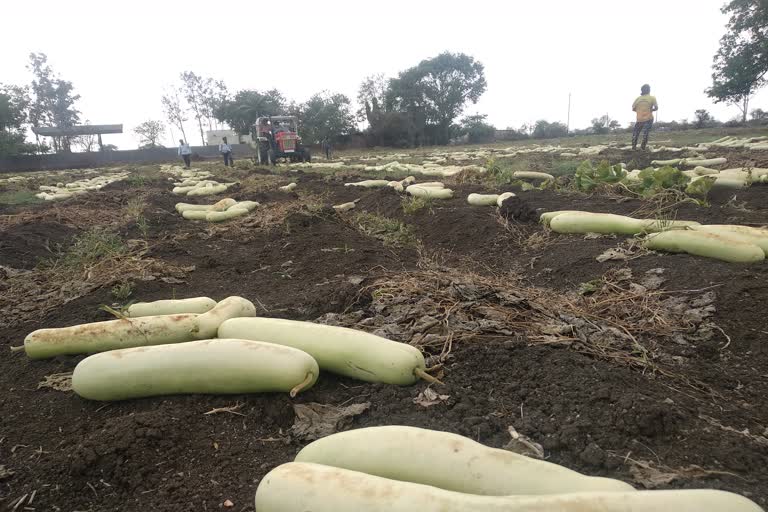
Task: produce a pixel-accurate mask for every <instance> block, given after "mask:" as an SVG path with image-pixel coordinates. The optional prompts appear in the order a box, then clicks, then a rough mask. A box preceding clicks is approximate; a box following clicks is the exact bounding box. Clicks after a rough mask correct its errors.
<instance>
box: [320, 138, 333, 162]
mask: <svg viewBox="0 0 768 512" xmlns="http://www.w3.org/2000/svg"><path fill="white" fill-rule="evenodd" d="M322 146H323V153H325V159H326V160H330V159H331V149H332V148H331V141H330V140H328V139H323V144H322Z"/></svg>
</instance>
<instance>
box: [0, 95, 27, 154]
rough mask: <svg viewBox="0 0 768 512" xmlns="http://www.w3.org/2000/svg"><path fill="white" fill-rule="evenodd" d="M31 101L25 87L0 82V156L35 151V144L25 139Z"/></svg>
mask: <svg viewBox="0 0 768 512" xmlns="http://www.w3.org/2000/svg"><path fill="white" fill-rule="evenodd" d="M29 103H30V100H29V94H28V93H27V90H26V89H25V88H24V87H19V86H15V85H2V84H0V156H9V155H17V154H21V153H34V151H35V147H34V145H32V144H27V143H26V141H25V139H26V137H25V135H24V128H23V126H24V124H25V123H26V122H27V109H28V108H29Z"/></svg>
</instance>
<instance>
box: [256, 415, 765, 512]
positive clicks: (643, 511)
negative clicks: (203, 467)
mask: <svg viewBox="0 0 768 512" xmlns="http://www.w3.org/2000/svg"><path fill="white" fill-rule="evenodd" d="M255 505H256V510H258V511H259V512H304V511H309V510H311V511H312V512H359V511H366V512H411V511H418V512H587V511H589V512H659V511H686V512H694V511H695V512H723V511H728V512H760V511H761V510H762V509H761V508H760V507H759V506H758V505H756V504H755V503H754V502H752V501H750V500H749V499H747V498H744V497H742V496H739V495H737V494H733V493H729V492H725V491H716V490H708V489H700V490H683V491H636V490H635V489H634V488H633V487H632V486H631V485H629V484H627V483H624V482H622V481H620V480H613V479H610V478H603V477H592V476H587V475H583V474H581V473H577V472H576V471H572V470H570V469H567V468H564V467H562V466H558V465H557V464H553V463H551V462H546V461H543V460H536V459H532V458H529V457H525V456H523V455H519V454H516V453H513V452H510V451H506V450H499V449H494V448H489V447H487V446H484V445H482V444H480V443H477V442H475V441H473V440H471V439H468V438H466V437H462V436H459V435H456V434H451V433H448V432H440V431H435V430H427V429H421V428H414V427H406V426H383V427H371V428H361V429H357V430H351V431H347V432H341V433H338V434H333V435H330V436H327V437H324V438H322V439H319V440H317V441H314V442H312V443H310V444H309V445H307V446H305V447H304V448H303V449H302V450H301V451H300V452H299V453H298V455H296V459H295V461H294V462H289V463H287V464H283V465H281V466H278V467H277V468H275V469H273V470H272V471H270V472H269V473H267V475H266V476H264V478H262V479H261V482H259V487H258V489H257V490H256V502H255Z"/></svg>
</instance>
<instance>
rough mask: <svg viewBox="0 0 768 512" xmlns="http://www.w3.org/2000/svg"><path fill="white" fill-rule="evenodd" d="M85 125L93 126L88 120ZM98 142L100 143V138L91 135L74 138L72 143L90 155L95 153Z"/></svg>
mask: <svg viewBox="0 0 768 512" xmlns="http://www.w3.org/2000/svg"><path fill="white" fill-rule="evenodd" d="M83 124H84V125H85V126H88V125H89V124H91V122H90V121H89V120H87V119H86V120H85V122H84V123H83ZM97 142H98V137H96V135H90V134H89V135H77V136H75V137H73V138H72V143H73V144H74V145H75V146H78V147H81V148H83V151H85V152H86V153H90V152H91V151H93V147H94V146H95V145H96V143H97Z"/></svg>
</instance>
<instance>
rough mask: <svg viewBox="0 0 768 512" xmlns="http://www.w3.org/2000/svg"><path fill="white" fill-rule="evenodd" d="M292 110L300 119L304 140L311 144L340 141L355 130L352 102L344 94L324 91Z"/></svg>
mask: <svg viewBox="0 0 768 512" xmlns="http://www.w3.org/2000/svg"><path fill="white" fill-rule="evenodd" d="M291 110H293V111H295V112H296V114H297V117H298V118H299V125H300V127H301V136H302V139H303V140H304V141H305V142H306V143H309V144H317V143H319V142H321V141H323V140H330V141H333V140H338V139H339V138H340V137H343V136H345V135H349V134H350V133H352V132H353V131H354V129H355V116H354V114H353V113H352V102H351V101H350V99H349V98H348V97H347V96H345V95H344V94H338V93H337V94H331V93H330V92H328V91H323V92H320V93H318V94H315V95H314V96H312V97H311V98H310V99H309V100H307V101H306V102H305V103H302V104H301V105H298V107H294V108H293V109H291Z"/></svg>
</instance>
